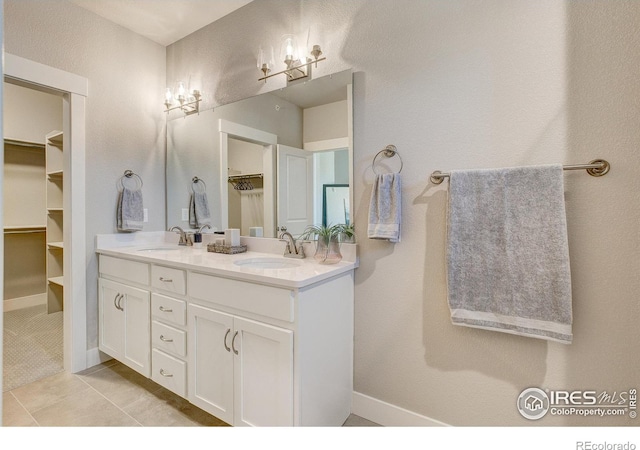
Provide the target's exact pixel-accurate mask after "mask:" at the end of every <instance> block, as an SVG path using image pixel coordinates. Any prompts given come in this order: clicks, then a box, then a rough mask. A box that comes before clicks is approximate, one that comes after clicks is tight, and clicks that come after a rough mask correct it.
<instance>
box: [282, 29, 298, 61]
mask: <svg viewBox="0 0 640 450" xmlns="http://www.w3.org/2000/svg"><path fill="white" fill-rule="evenodd" d="M280 57H281V58H282V60H283V61H284V62H285V63H286V64H287V66H289V65H291V63H292V62H294V61H297V60H298V41H297V39H296V37H295V36H294V35H293V34H285V35H284V36H282V47H281V48H280Z"/></svg>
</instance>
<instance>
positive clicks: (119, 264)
mask: <svg viewBox="0 0 640 450" xmlns="http://www.w3.org/2000/svg"><path fill="white" fill-rule="evenodd" d="M100 274H101V275H108V276H111V277H116V278H120V279H122V280H126V281H132V282H134V283H139V284H143V285H145V286H148V285H149V264H146V263H141V262H137V261H129V260H126V259H120V258H113V257H111V256H106V255H100Z"/></svg>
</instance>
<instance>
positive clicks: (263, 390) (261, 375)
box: [232, 317, 293, 427]
mask: <svg viewBox="0 0 640 450" xmlns="http://www.w3.org/2000/svg"><path fill="white" fill-rule="evenodd" d="M234 327H235V332H234V342H233V346H232V347H233V352H234V353H236V352H237V353H236V354H235V358H234V379H235V381H234V383H235V384H234V388H235V393H234V397H235V398H234V411H235V412H234V419H233V425H234V426H260V427H273V426H293V331H291V330H285V329H283V328H278V327H274V326H271V325H267V324H263V323H259V322H254V321H253V320H247V319H241V318H238V317H235V318H234ZM236 333H237V335H236Z"/></svg>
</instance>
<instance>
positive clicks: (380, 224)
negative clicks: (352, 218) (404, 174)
mask: <svg viewBox="0 0 640 450" xmlns="http://www.w3.org/2000/svg"><path fill="white" fill-rule="evenodd" d="M401 206H402V181H401V179H400V175H399V174H397V173H383V174H380V175H377V176H376V179H375V181H374V183H373V190H372V191H371V200H370V203H369V227H368V229H367V235H368V237H369V239H387V240H389V242H400V219H401V217H402V213H401V211H402V208H401Z"/></svg>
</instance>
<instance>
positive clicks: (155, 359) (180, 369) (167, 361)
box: [151, 348, 187, 397]
mask: <svg viewBox="0 0 640 450" xmlns="http://www.w3.org/2000/svg"><path fill="white" fill-rule="evenodd" d="M151 368H152V373H151V379H152V380H153V381H155V382H156V383H158V384H159V385H161V386H163V387H165V388H167V389H169V390H170V391H172V392H174V393H176V394H178V395H179V396H180V397H186V396H187V363H186V362H184V361H181V360H179V359H177V358H174V357H173V356H169V355H167V354H166V353H164V352H161V351H160V350H157V349H155V348H154V349H153V351H152V352H151Z"/></svg>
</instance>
